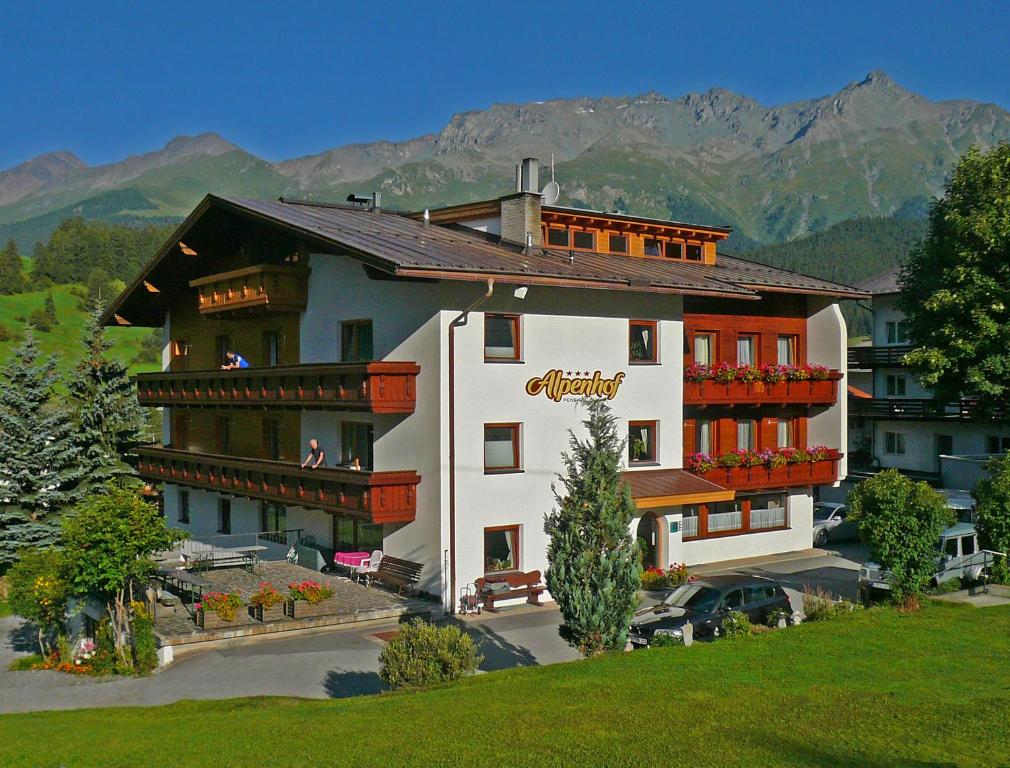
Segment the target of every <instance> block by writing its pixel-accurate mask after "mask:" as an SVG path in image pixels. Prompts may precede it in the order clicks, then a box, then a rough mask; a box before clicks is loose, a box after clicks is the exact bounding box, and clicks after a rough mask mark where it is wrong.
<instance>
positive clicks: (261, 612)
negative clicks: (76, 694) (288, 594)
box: [249, 581, 285, 622]
mask: <svg viewBox="0 0 1010 768" xmlns="http://www.w3.org/2000/svg"><path fill="white" fill-rule="evenodd" d="M284 601H285V597H284V595H283V594H282V593H281V591H280V590H279V589H277V587H275V586H274V585H273V584H271V583H270V582H269V581H261V582H260V583H259V589H258V590H256V592H255V593H253V596H252V597H250V598H249V612H250V613H251V614H252V617H253V618H254V619H256V621H264V622H265V621H280V619H281V618H283V616H284Z"/></svg>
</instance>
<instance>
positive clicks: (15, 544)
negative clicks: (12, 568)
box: [0, 328, 81, 571]
mask: <svg viewBox="0 0 1010 768" xmlns="http://www.w3.org/2000/svg"><path fill="white" fill-rule="evenodd" d="M55 369H56V361H55V359H53V358H49V359H45V360H40V359H39V349H38V346H37V345H36V343H35V338H34V335H33V333H32V330H31V329H30V328H29V329H28V330H27V332H26V334H25V340H24V342H23V343H22V344H21V345H20V346H19V347H18V348H17V349H15V350H14V352H13V353H12V354H11V357H10V359H9V360H8V361H7V363H6V364H5V365H4V367H3V369H0V436H2V438H0V571H2V570H5V569H6V567H7V566H9V565H10V564H11V563H12V562H13V561H14V556H15V553H16V552H17V551H18V550H19V549H21V548H22V547H28V546H37V547H44V546H49V545H52V544H54V543H56V541H57V540H58V538H59V518H60V515H61V514H62V513H63V512H64V511H65V510H67V509H69V508H70V507H71V506H72V505H73V504H74V503H76V501H77V500H78V499H79V498H80V493H79V481H80V477H81V469H80V455H79V451H78V449H77V447H76V445H75V444H74V442H73V441H72V440H71V425H70V418H69V416H68V414H67V412H66V411H65V410H63V409H62V408H60V407H59V406H57V405H55V404H53V403H52V402H51V398H52V394H53V385H54V384H55V383H56V373H55Z"/></svg>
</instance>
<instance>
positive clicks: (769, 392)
mask: <svg viewBox="0 0 1010 768" xmlns="http://www.w3.org/2000/svg"><path fill="white" fill-rule="evenodd" d="M841 378H842V374H841V373H839V372H838V371H832V372H831V375H830V378H828V379H824V380H819V381H818V380H814V379H807V380H805V381H780V382H776V383H774V384H769V383H767V382H764V381H730V382H720V381H716V380H714V379H706V380H705V381H685V382H684V405H692V406H702V407H703V406H707V405H730V406H732V405H808V406H809V405H834V404H835V403H836V402H837V401H838V382H839V381H840V380H841Z"/></svg>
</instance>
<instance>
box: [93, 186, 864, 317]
mask: <svg viewBox="0 0 1010 768" xmlns="http://www.w3.org/2000/svg"><path fill="white" fill-rule="evenodd" d="M211 211H221V212H224V213H226V214H229V215H232V216H238V217H240V218H241V219H243V220H248V221H253V222H259V223H261V224H263V225H265V226H268V227H271V228H273V229H276V230H280V231H282V232H286V233H288V234H290V235H292V236H295V237H297V238H298V239H300V240H303V241H305V242H306V243H307V245H308V246H309V247H310V248H319V249H321V250H323V251H326V252H335V253H336V252H339V253H344V254H346V255H348V256H350V257H351V258H354V259H357V260H358V261H360V262H362V263H363V264H365V265H367V266H368V267H370V268H372V269H374V270H378V271H379V272H380V273H385V274H388V275H391V276H396V277H404V278H429V279H440V280H467V281H484V280H487V279H489V278H496V279H502V280H504V281H512V282H518V283H523V284H529V285H549V286H560V287H572V288H597V289H609V290H627V291H636V292H652V293H670V294H681V295H692V296H715V297H724V298H738V299H759V298H760V291H765V290H768V291H788V292H793V293H815V294H826V295H831V296H836V297H839V298H859V297H862V296H864V295H865V294H864V293H862V292H860V291H858V290H856V289H854V288H851V287H849V286H844V285H840V284H837V283H831V282H828V281H825V280H819V279H817V278H812V277H808V276H805V275H799V274H797V273H794V272H788V271H786V270H781V269H776V268H774V267H768V266H765V265H761V264H754V263H752V262H748V261H745V260H743V259H739V258H734V257H730V256H719V257H718V259H717V264H716V265H715V266H711V265H701V264H694V263H688V262H678V261H668V260H663V259H651V258H638V257H633V256H613V255H608V254H597V253H589V252H582V251H579V252H571V251H567V250H565V251H561V250H556V249H549V248H535V249H533V250H532V251H531V252H529V253H525V252H524V251H523V249H522V247H521V246H518V245H514V244H511V243H507V242H502V241H500V239H499V238H497V237H495V236H492V235H487V234H485V233H482V232H477V231H475V230H471V229H467V228H465V227H462V226H455V225H450V226H439V225H436V224H431V225H427V226H426V225H425V224H424V223H423V222H421V221H417V220H416V219H414V218H411V217H409V216H406V215H403V214H399V213H395V212H388V211H371V210H368V209H365V208H360V207H351V206H346V205H337V204H324V203H310V202H303V201H291V200H284V199H283V198H282V199H279V200H252V199H246V198H239V197H227V196H221V195H207V196H206V197H205V198H204V199H203V200H202V201H201V202H200V204H199V205H198V206H197V207H196V209H194V211H193V213H192V214H190V216H189V217H188V218H187V219H186V221H184V222H183V223H182V225H180V227H179V228H178V229H177V230H176V231H175V232H174V233H173V234H172V236H171V237H170V238H169V239H168V241H167V242H166V243H165V244H164V245H163V246H162V248H161V249H159V251H158V253H157V254H155V256H154V258H152V259H151V260H150V261H149V262H148V263H147V264H146V265H145V266H144V268H143V269H142V270H141V272H140V274H139V275H138V276H137V277H136V278H135V279H134V280H133V282H132V283H131V284H130V285H129V286H128V287H127V288H126V290H125V291H124V292H123V293H122V294H121V295H120V296H119V297H117V298H116V300H115V301H113V302H112V304H111V305H110V307H109V309H108V310H107V311H106V313H105V316H104V318H103V319H104V321H105V322H109V321H110V320H111V319H112V318H114V317H117V316H119V315H123V316H124V319H125V320H126V321H129V322H134V323H139V322H140V320H139V319H134V318H133V317H131V314H132V315H135V316H136V318H141V317H143V318H144V320H145V321H146V322H148V323H149V324H154V322H155V321H154V316H155V315H156V314H157V312H155V311H153V310H148V311H146V312H145V311H144V310H143V308H142V307H141V306H139V305H140V304H141V301H140V297H143V296H145V295H147V294H148V292H150V290H151V289H150V286H151V285H152V282H150V281H151V280H153V276H158V278H159V279H161V280H169V281H170V280H171V279H172V278H175V277H177V276H178V274H179V272H180V269H181V265H180V264H178V263H177V260H178V259H181V258H182V256H181V255H180V254H181V251H180V242H182V241H184V239H185V238H186V237H187V235H188V233H190V232H191V230H193V228H194V227H197V226H199V224H200V222H201V221H202V220H203V219H204V217H205V216H207V215H208V213H209V212H211Z"/></svg>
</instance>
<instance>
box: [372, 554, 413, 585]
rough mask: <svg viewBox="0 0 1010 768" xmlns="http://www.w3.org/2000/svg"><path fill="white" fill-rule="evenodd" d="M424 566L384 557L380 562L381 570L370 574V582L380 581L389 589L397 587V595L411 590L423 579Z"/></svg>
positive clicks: (396, 558)
mask: <svg viewBox="0 0 1010 768" xmlns="http://www.w3.org/2000/svg"><path fill="white" fill-rule="evenodd" d="M423 569H424V566H423V565H422V564H421V563H412V562H411V561H410V560H401V559H400V558H398V557H390V556H389V555H383V556H382V560H380V561H379V569H378V570H377V571H375V572H373V573H371V574H369V582H371V581H378V582H380V583H381V584H385V585H386V586H387V587H396V592H397V594H399V593H401V592H402V591H403V590H404V589H405V588H406V589H408V590H411V589H413V588H414V585H415V584H417V582H418V580H419V579H420V578H421V571H422V570H423Z"/></svg>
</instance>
